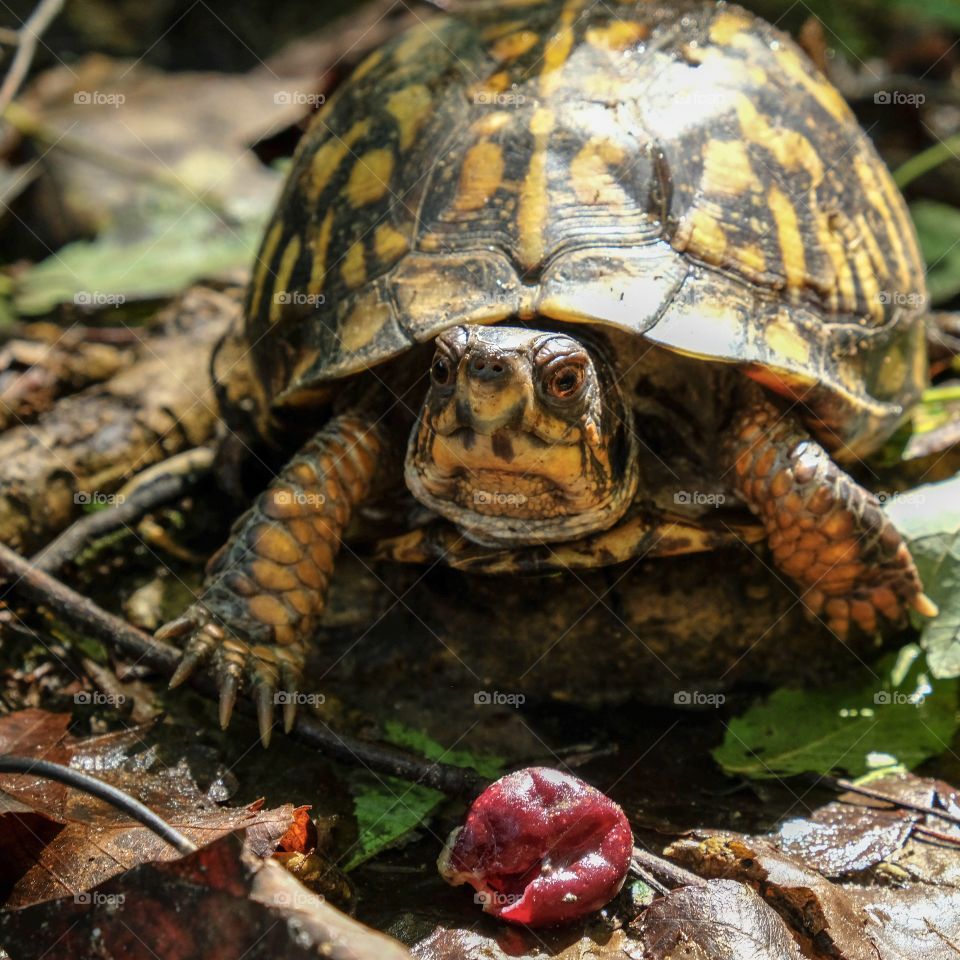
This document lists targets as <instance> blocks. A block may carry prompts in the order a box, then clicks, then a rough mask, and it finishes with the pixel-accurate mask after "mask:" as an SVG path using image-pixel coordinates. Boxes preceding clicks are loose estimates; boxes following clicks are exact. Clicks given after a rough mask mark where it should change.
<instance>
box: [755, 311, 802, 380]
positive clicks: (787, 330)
mask: <svg viewBox="0 0 960 960" xmlns="http://www.w3.org/2000/svg"><path fill="white" fill-rule="evenodd" d="M763 339H764V342H765V343H766V345H767V347H769V349H770V352H771V353H773V354H774V355H775V357H776V358H777V359H778V360H779V361H784V360H787V361H790V362H791V363H792V364H795V365H796V366H798V367H802V368H804V369H806V368H808V367H809V365H810V344H809V343H808V342H807V339H806V337H804V336H803V334H802V332H801V331H799V330H797V328H796V327H795V326H794V325H793V324H792V323H790V322H789V321H786V320H774V321H773V322H772V323H771V324H769V325H768V326H767V328H766V330H765V331H764V334H763Z"/></svg>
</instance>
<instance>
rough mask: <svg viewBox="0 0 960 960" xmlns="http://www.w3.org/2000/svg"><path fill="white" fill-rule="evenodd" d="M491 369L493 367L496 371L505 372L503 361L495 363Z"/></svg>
mask: <svg viewBox="0 0 960 960" xmlns="http://www.w3.org/2000/svg"><path fill="white" fill-rule="evenodd" d="M490 369H491V370H492V371H493V372H494V373H503V364H502V363H495V364H494V365H493V366H492V367H491V368H490Z"/></svg>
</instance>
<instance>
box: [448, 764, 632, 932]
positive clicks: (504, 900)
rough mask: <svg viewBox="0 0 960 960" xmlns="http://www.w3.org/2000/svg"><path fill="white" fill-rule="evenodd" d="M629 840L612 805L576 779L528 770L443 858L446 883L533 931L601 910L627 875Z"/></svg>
mask: <svg viewBox="0 0 960 960" xmlns="http://www.w3.org/2000/svg"><path fill="white" fill-rule="evenodd" d="M632 853H633V834H632V832H631V830H630V824H629V823H628V822H627V818H626V816H624V813H623V811H622V810H621V809H620V807H619V806H617V804H615V803H614V802H613V801H612V800H611V799H610V798H609V797H607V796H605V795H604V794H602V793H601V792H600V791H599V790H596V789H595V788H594V787H591V786H590V785H589V784H587V783H584V782H583V781H582V780H579V779H577V778H576V777H571V776H570V775H569V774H566V773H561V772H560V771H559V770H551V769H549V768H547V767H528V768H527V769H525V770H518V771H517V772H516V773H511V774H509V775H508V776H506V777H503V778H502V779H500V780H497V782H496V783H494V784H491V785H490V786H489V787H487V789H486V790H484V791H483V793H482V794H480V796H479V797H478V798H477V799H476V800H475V801H474V803H473V805H472V806H471V807H470V810H469V811H468V813H467V819H466V821H465V823H464V825H463V826H462V827H458V828H457V829H456V830H454V831H453V833H451V834H450V838H449V839H448V840H447V844H446V846H445V847H444V849H443V852H442V853H441V854H440V859H439V860H438V861H437V866H438V868H439V870H440V875H441V876H442V877H443V878H444V879H445V880H446V881H447V883H450V884H453V885H454V886H456V885H457V884H461V883H469V884H470V885H471V886H472V887H473V888H474V889H475V890H476V891H477V894H478V897H477V899H478V900H480V901H481V902H482V903H483V909H484V910H485V911H486V912H487V913H491V914H493V915H494V916H496V917H500V918H502V919H503V920H510V921H512V922H513V923H522V924H526V925H527V926H531V927H543V926H551V925H553V924H558V923H565V922H567V921H570V920H576V919H578V918H580V917H583V916H585V915H586V914H588V913H591V912H592V911H594V910H599V909H600V908H601V907H603V906H605V905H606V904H607V903H609V902H610V900H612V899H613V898H614V897H615V896H616V895H617V893H618V892H619V891H620V888H621V887H622V886H623V881H624V879H625V878H626V876H627V870H628V869H629V867H630V858H631V855H632Z"/></svg>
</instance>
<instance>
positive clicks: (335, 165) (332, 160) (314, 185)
mask: <svg viewBox="0 0 960 960" xmlns="http://www.w3.org/2000/svg"><path fill="white" fill-rule="evenodd" d="M370 126H371V124H370V120H369V119H366V120H358V121H357V122H356V123H355V124H354V125H353V126H352V127H351V128H350V129H349V130H348V131H347V132H346V133H345V134H344V135H343V136H342V137H338V136H336V135H335V134H333V135H331V137H330V139H329V140H327V141H326V142H325V143H323V144H322V145H321V146H320V147H319V148H318V150H317V152H316V153H315V154H314V155H313V160H311V161H310V170H309V175H308V179H307V184H306V194H307V199H308V200H309V201H310V202H311V203H316V201H317V198H318V197H319V196H320V194H321V193H323V191H324V190H325V189H326V187H327V184H329V183H330V180H331V178H332V177H333V175H334V174H335V173H336V172H337V170H338V169H339V168H340V164H342V163H343V161H344V158H345V157H346V156H347V154H348V153H350V152H351V150H352V149H353V147H354V144H356V142H357V141H358V140H359V139H360V138H361V137H365V136H366V135H367V134H368V133H369V132H370Z"/></svg>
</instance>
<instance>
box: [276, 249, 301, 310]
mask: <svg viewBox="0 0 960 960" xmlns="http://www.w3.org/2000/svg"><path fill="white" fill-rule="evenodd" d="M299 256H300V238H299V237H298V236H297V235H296V234H294V235H293V236H292V237H291V238H290V242H289V243H288V244H287V246H286V248H285V249H284V251H283V254H282V255H281V257H280V265H279V266H278V267H277V279H276V281H275V283H274V285H273V300H272V301H271V303H270V322H271V323H276V322H277V321H278V320H279V319H280V317H281V315H282V313H283V306H284V304H285V303H287V302H289V300H290V290H289V289H288V287H289V285H290V277H291V276H293V268H294V267H295V266H296V265H297V258H298V257H299Z"/></svg>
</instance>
